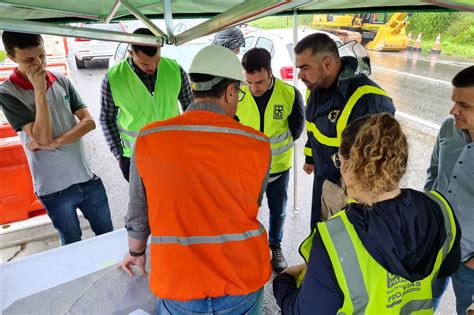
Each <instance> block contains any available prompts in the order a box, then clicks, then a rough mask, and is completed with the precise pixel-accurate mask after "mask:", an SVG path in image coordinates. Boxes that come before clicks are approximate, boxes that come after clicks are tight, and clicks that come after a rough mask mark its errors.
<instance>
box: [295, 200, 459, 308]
mask: <svg viewBox="0 0 474 315" xmlns="http://www.w3.org/2000/svg"><path fill="white" fill-rule="evenodd" d="M426 195H427V196H428V197H429V198H431V199H432V200H434V201H435V202H437V203H438V205H439V206H440V208H441V211H442V213H443V218H444V223H445V224H444V226H445V229H446V239H445V241H444V243H443V246H442V248H441V249H440V250H439V252H438V255H437V257H436V261H435V264H434V267H433V271H432V273H431V274H430V275H429V276H427V277H426V278H424V279H422V280H419V281H415V282H410V281H408V280H405V279H403V278H401V277H399V276H396V275H391V274H390V273H388V272H387V271H386V270H385V269H383V267H382V266H381V265H380V264H379V263H378V262H376V261H375V260H374V259H373V258H372V257H371V255H370V254H369V253H368V252H367V250H366V249H365V247H364V246H363V244H362V242H361V241H360V239H359V238H358V236H357V233H356V231H355V229H354V227H353V226H352V224H351V223H350V222H349V220H348V219H347V216H346V213H345V211H341V212H340V213H337V214H336V215H334V216H333V217H332V218H330V219H329V220H328V221H327V222H322V223H318V228H317V230H318V232H319V233H320V235H321V239H322V241H323V244H324V246H325V248H326V250H327V252H328V255H329V258H330V260H331V263H332V266H333V268H334V272H335V274H336V278H337V281H338V284H339V287H340V288H341V290H342V291H343V295H344V303H343V306H342V308H341V309H340V310H339V312H338V313H339V314H351V313H354V314H364V313H367V314H387V313H389V314H398V313H400V314H411V313H412V312H414V311H420V310H424V311H426V313H432V307H433V304H432V300H431V297H432V296H431V282H432V281H433V280H434V279H436V276H437V274H438V271H439V268H440V266H441V263H442V262H443V260H444V258H445V257H446V255H447V254H448V252H449V250H450V249H451V248H452V246H453V244H454V239H455V235H456V226H455V223H454V215H453V210H452V209H451V207H450V206H449V203H448V202H447V201H446V199H445V198H444V197H443V196H441V195H440V194H439V193H438V192H435V191H433V192H429V193H426ZM315 232H316V229H315V230H314V231H313V233H312V234H311V235H310V237H308V238H307V239H306V240H305V241H303V243H302V244H301V246H300V253H301V255H302V256H303V258H304V259H305V260H306V261H308V259H309V254H310V251H311V246H312V242H313V237H314V233H315ZM384 277H386V278H387V280H386V281H385V279H384ZM390 277H391V278H390ZM389 279H391V280H390V281H391V282H392V284H389V282H390V281H389ZM298 280H299V281H298V285H300V284H301V282H302V279H298ZM397 281H398V282H397ZM397 283H399V286H400V285H403V286H406V288H407V289H406V290H405V287H403V289H402V288H400V287H397ZM411 289H413V290H411ZM390 290H392V291H391V293H387V292H389V291H390ZM397 290H398V291H397ZM416 290H418V291H416ZM397 292H398V293H400V295H399V296H398V295H397V294H398V293H397ZM418 292H419V293H418ZM390 294H392V295H390ZM405 294H406V296H405ZM413 295H415V296H413ZM403 297H405V300H404V299H402V298H403Z"/></svg>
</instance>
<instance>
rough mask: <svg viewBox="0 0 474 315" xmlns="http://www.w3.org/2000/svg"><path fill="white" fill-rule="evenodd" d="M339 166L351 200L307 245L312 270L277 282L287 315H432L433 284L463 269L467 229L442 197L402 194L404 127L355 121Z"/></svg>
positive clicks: (387, 118)
mask: <svg viewBox="0 0 474 315" xmlns="http://www.w3.org/2000/svg"><path fill="white" fill-rule="evenodd" d="M333 161H334V163H335V165H336V167H339V168H340V169H341V174H342V178H343V180H344V186H345V189H346V193H347V195H348V197H349V198H350V199H349V200H348V203H347V205H346V206H345V208H344V209H343V210H341V211H340V212H338V213H336V214H335V215H334V216H332V217H331V218H330V219H329V220H328V221H326V222H320V223H318V225H317V226H316V228H315V229H314V230H313V232H312V234H311V235H310V236H309V237H308V238H307V239H306V240H305V241H304V242H303V243H302V244H301V246H300V253H301V255H302V256H303V258H304V259H305V261H306V263H305V264H302V265H297V266H293V267H290V268H288V269H287V270H285V271H283V272H282V273H281V274H280V275H279V276H278V277H276V278H275V280H274V282H273V289H274V294H275V298H276V300H277V303H278V305H279V306H280V307H281V310H282V313H283V314H336V313H337V314H411V313H412V312H420V314H425V313H426V314H432V313H433V304H432V300H431V299H432V294H431V283H432V281H433V280H434V279H435V278H436V277H437V276H440V277H441V276H446V275H447V274H451V273H453V272H454V271H455V269H456V266H457V265H458V263H459V259H460V256H459V254H460V252H459V233H458V232H457V231H459V227H458V224H457V222H456V219H455V217H454V215H453V211H452V209H451V206H450V205H449V203H448V202H447V201H446V199H445V198H444V197H443V196H441V195H440V194H439V193H438V192H436V191H433V192H429V193H422V192H419V191H416V190H413V189H408V188H406V189H402V188H400V180H401V178H402V177H403V175H404V174H405V172H406V167H407V161H408V143H407V139H406V136H405V135H404V133H403V131H402V128H401V126H400V124H399V123H398V122H397V120H396V119H395V118H393V117H392V116H391V115H389V114H377V115H373V116H366V117H363V118H360V119H358V120H355V121H353V122H352V123H351V124H350V125H349V126H347V128H346V129H345V130H344V132H343V133H342V139H341V145H340V148H339V153H338V154H335V155H334V156H333ZM341 193H342V192H341ZM417 314H418V313H417Z"/></svg>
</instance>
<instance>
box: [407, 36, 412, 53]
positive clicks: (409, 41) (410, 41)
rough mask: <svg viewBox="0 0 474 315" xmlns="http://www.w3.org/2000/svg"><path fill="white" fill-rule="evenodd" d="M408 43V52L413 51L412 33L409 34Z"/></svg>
mask: <svg viewBox="0 0 474 315" xmlns="http://www.w3.org/2000/svg"><path fill="white" fill-rule="evenodd" d="M407 42H408V46H407V49H408V50H413V40H412V38H411V32H410V33H408V40H407Z"/></svg>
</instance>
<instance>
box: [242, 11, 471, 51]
mask: <svg viewBox="0 0 474 315" xmlns="http://www.w3.org/2000/svg"><path fill="white" fill-rule="evenodd" d="M311 20H312V15H301V16H298V25H299V26H300V27H312V25H311ZM409 22H410V23H409V25H408V28H407V32H411V33H412V40H413V45H414V44H415V40H416V37H417V35H418V33H420V32H421V33H422V41H421V48H422V53H423V54H425V53H426V54H428V53H429V51H430V50H431V48H432V47H433V44H434V42H435V40H436V37H437V36H438V34H441V54H442V55H449V56H458V57H465V58H466V57H467V58H474V13H464V12H463V13H460V12H442V13H427V12H420V13H414V14H413V15H412V16H411V17H410V19H409ZM249 24H250V25H251V26H254V27H258V28H263V29H272V28H289V27H293V17H292V16H272V17H266V18H263V19H260V20H257V21H254V22H251V23H249Z"/></svg>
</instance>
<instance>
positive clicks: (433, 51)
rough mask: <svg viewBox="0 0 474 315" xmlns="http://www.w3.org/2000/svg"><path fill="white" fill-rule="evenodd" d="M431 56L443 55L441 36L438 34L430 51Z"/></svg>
mask: <svg viewBox="0 0 474 315" xmlns="http://www.w3.org/2000/svg"><path fill="white" fill-rule="evenodd" d="M430 54H435V55H439V54H441V34H438V36H437V37H436V40H435V42H434V45H433V48H432V49H431V51H430Z"/></svg>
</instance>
